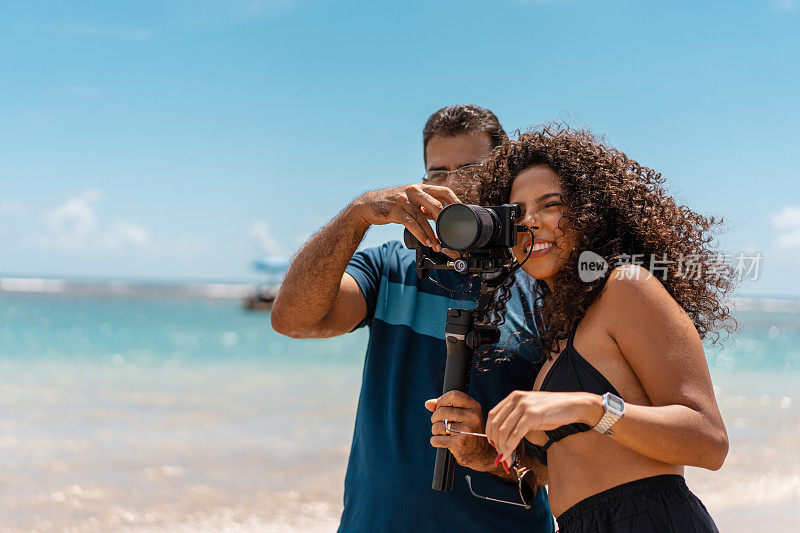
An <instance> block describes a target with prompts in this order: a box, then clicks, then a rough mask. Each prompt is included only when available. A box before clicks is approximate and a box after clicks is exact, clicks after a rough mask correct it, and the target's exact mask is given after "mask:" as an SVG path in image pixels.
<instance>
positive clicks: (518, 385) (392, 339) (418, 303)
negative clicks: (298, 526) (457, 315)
mask: <svg viewBox="0 0 800 533" xmlns="http://www.w3.org/2000/svg"><path fill="white" fill-rule="evenodd" d="M414 259H415V256H414V252H413V251H412V250H408V249H406V248H405V247H404V246H403V245H402V244H401V243H400V242H398V241H392V242H388V243H386V244H384V245H382V246H380V247H377V248H370V249H367V250H363V251H360V252H357V253H356V254H355V255H354V256H353V259H352V260H351V261H350V264H349V265H348V267H347V270H346V272H347V273H348V274H350V275H351V276H353V278H354V279H355V280H356V282H357V283H358V285H359V287H360V288H361V291H362V293H363V294H364V298H365V299H366V302H367V318H366V319H365V320H364V322H363V323H362V324H361V325H368V326H369V328H370V336H369V345H368V347H367V356H366V360H365V363H364V373H363V379H362V384H361V394H360V397H359V401H358V411H357V413H356V424H355V432H354V435H353V443H352V447H351V449H350V460H349V463H348V465H347V475H346V478H345V490H344V512H343V513H342V520H341V524H340V527H339V531H340V532H351V531H409V530H411V531H417V532H422V531H489V530H491V531H498V530H499V531H532V532H551V531H553V520H552V517H551V515H550V508H549V506H548V504H547V495H546V491H545V490H544V489H540V490H539V491H538V494H537V498H536V501H535V504H534V506H533V508H532V509H530V510H525V509H523V508H521V507H515V506H512V505H507V504H501V503H494V502H489V501H485V500H481V499H478V498H476V497H474V496H472V495H471V494H470V492H469V489H468V487H467V484H466V481H465V479H464V475H465V474H469V475H471V476H472V483H473V489H474V490H475V492H477V493H478V494H481V495H484V496H488V497H490V498H497V499H502V500H508V501H519V494H518V491H517V486H516V484H514V483H511V482H508V481H504V480H502V479H500V478H498V477H496V476H493V475H491V474H485V473H479V472H475V471H472V470H468V469H466V468H463V467H461V466H457V467H456V475H455V479H454V483H453V491H452V492H438V491H434V490H433V489H432V488H431V481H432V478H433V465H434V462H435V458H436V449H435V448H433V447H432V446H431V444H430V438H431V422H430V415H431V413H430V412H429V411H427V410H426V409H425V406H424V402H425V400H428V399H430V398H437V397H439V396H440V395H441V393H442V383H443V379H444V368H445V357H446V348H445V341H444V327H445V319H446V313H447V309H448V308H449V307H455V308H471V307H473V305H474V303H473V302H474V301H475V297H474V296H473V297H471V300H472V301H465V300H463V299H456V298H464V297H465V295H463V294H460V293H456V292H453V291H452V290H447V289H453V290H465V289H468V288H470V286H471V288H472V289H473V290H474V289H475V288H477V287H476V285H477V283H469V281H468V280H467V281H466V282H465V279H467V278H465V277H464V276H460V275H457V274H455V273H454V272H449V271H441V270H439V271H429V273H430V277H432V278H434V279H436V280H437V281H438V282H439V283H440V284H441V285H443V286H444V287H446V288H447V289H445V288H442V287H439V286H437V285H436V284H435V283H433V282H432V281H431V280H430V279H427V278H426V277H423V278H422V279H417V274H416V270H415V266H414ZM519 285H520V284H519V283H515V284H514V288H513V289H512V294H513V296H512V298H511V299H510V300H509V302H508V304H507V307H508V312H507V315H506V321H505V324H504V325H503V326H501V332H502V338H501V343H500V346H512V347H513V350H514V352H515V353H514V354H513V355H511V357H510V360H509V361H503V362H500V363H497V364H491V363H490V364H489V366H488V371H486V372H481V371H479V370H476V369H475V368H473V370H472V372H471V377H470V388H469V395H470V396H471V397H472V398H474V399H475V400H477V401H478V402H480V404H481V406H482V408H483V415H484V417H485V416H486V414H487V413H488V412H489V410H491V408H492V407H494V406H495V405H497V403H499V402H500V401H501V400H502V399H503V398H505V397H506V396H508V394H510V393H511V392H512V391H514V390H516V389H525V390H531V389H532V388H533V381H534V379H535V378H536V371H537V368H538V367H537V366H536V365H535V364H534V363H535V362H536V361H538V360H539V351H538V349H537V348H535V343H533V342H529V341H530V338H531V334H530V332H531V331H534V330H535V328H534V323H533V313H532V306H531V303H530V302H531V301H532V297H531V296H530V293H526V291H525V289H524V288H520V287H519ZM523 339H527V341H526V340H523Z"/></svg>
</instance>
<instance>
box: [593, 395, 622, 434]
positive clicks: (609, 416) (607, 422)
mask: <svg viewBox="0 0 800 533" xmlns="http://www.w3.org/2000/svg"><path fill="white" fill-rule="evenodd" d="M603 409H605V413H604V414H603V418H601V419H600V421H599V422H598V423H597V425H596V426H594V427H593V428H592V429H593V430H595V431H597V432H598V433H601V434H603V435H613V434H614V432H613V431H611V426H613V425H614V424H615V423H616V422H617V420H619V419H620V418H622V415H624V414H625V402H624V401H623V400H622V398H620V397H619V396H617V395H616V394H611V393H610V392H607V393H605V394H603Z"/></svg>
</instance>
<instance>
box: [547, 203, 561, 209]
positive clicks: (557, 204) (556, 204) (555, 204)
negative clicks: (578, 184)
mask: <svg viewBox="0 0 800 533" xmlns="http://www.w3.org/2000/svg"><path fill="white" fill-rule="evenodd" d="M560 205H561V202H553V203H552V204H547V205H546V206H544V207H545V208H548V207H558V206H560Z"/></svg>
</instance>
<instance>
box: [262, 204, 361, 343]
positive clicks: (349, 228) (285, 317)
mask: <svg viewBox="0 0 800 533" xmlns="http://www.w3.org/2000/svg"><path fill="white" fill-rule="evenodd" d="M369 226H370V224H369V223H367V222H366V221H364V220H363V219H362V218H361V217H359V216H358V215H357V212H356V210H355V208H354V206H353V205H352V204H351V205H348V206H347V207H346V208H345V209H344V210H343V211H342V212H341V213H339V215H337V216H336V218H334V219H333V220H332V221H331V222H330V223H329V224H328V225H327V226H325V227H324V228H322V230H320V231H319V232H318V233H317V234H316V235H314V236H313V237H311V239H309V241H308V242H307V243H306V244H305V246H303V247H302V248H301V249H300V251H299V252H298V253H297V256H295V258H294V260H293V261H292V265H291V267H290V268H289V271H288V272H287V273H286V276H285V277H284V279H283V283H281V288H280V290H279V291H278V295H277V296H276V297H275V302H273V306H272V311H271V313H270V319H271V321H272V327H273V329H274V330H275V331H277V332H278V333H283V334H284V335H289V336H290V337H296V338H303V337H316V338H319V337H334V336H336V335H341V334H342V333H346V332H348V331H350V330H352V329H353V328H354V327H356V325H358V323H359V322H361V321H362V320H363V319H364V317H365V316H366V314H367V304H366V302H365V301H364V295H363V294H361V289H359V287H358V284H357V283H356V281H355V280H354V279H353V278H352V276H349V275H347V274H345V272H344V269H345V268H346V267H347V263H348V261H350V258H351V257H353V254H354V253H355V251H356V249H357V248H358V245H359V244H360V243H361V239H363V238H364V234H365V233H366V232H367V229H369Z"/></svg>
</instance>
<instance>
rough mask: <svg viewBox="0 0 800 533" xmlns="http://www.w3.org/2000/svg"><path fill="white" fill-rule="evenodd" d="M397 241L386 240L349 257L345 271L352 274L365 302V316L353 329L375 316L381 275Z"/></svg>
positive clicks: (369, 321) (368, 321) (368, 322)
mask: <svg viewBox="0 0 800 533" xmlns="http://www.w3.org/2000/svg"><path fill="white" fill-rule="evenodd" d="M397 244H398V243H396V242H394V241H393V242H387V243H385V244H382V245H381V246H377V247H375V248H367V249H365V250H359V251H358V252H356V253H355V254H354V255H353V258H352V259H350V263H348V265H347V268H345V272H346V273H348V274H350V275H351V276H353V279H354V280H356V283H358V287H359V288H360V289H361V294H363V295H364V300H365V301H366V302H367V316H366V317H365V318H364V320H362V321H361V323H360V324H358V325H357V326H356V327H355V328H354V329H358V328H360V327H363V326H365V325H367V324H370V323H371V322H372V317H373V316H375V306H376V305H377V301H378V290H379V289H380V283H381V276H382V275H383V272H384V267H385V266H386V263H387V258H388V257H389V255H390V254H391V253H392V252H393V250H394V247H395V246H396V245H397Z"/></svg>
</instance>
